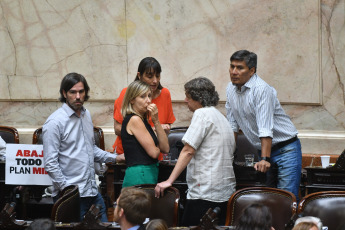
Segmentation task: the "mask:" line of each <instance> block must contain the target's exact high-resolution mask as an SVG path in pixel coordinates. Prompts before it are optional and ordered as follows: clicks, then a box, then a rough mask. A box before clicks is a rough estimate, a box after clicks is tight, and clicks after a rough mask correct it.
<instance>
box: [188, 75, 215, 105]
mask: <svg viewBox="0 0 345 230" xmlns="http://www.w3.org/2000/svg"><path fill="white" fill-rule="evenodd" d="M184 90H185V91H186V94H188V95H190V97H191V98H192V99H193V100H194V101H198V102H200V104H201V105H202V107H206V106H216V105H218V101H219V95H218V92H217V91H216V87H215V86H214V84H213V83H212V82H211V81H210V80H209V79H207V78H206V77H198V78H194V79H192V80H190V81H189V82H187V83H186V84H185V85H184Z"/></svg>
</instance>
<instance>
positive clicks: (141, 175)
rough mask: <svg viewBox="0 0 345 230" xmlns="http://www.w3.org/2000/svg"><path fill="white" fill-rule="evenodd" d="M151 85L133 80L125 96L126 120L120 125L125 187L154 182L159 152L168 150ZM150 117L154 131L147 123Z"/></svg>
mask: <svg viewBox="0 0 345 230" xmlns="http://www.w3.org/2000/svg"><path fill="white" fill-rule="evenodd" d="M151 100H152V91H151V88H150V86H149V85H148V84H147V83H145V82H142V81H134V82H132V83H131V84H130V85H129V86H128V88H127V90H126V94H125V96H124V99H123V105H122V109H121V113H122V116H123V117H124V120H123V122H122V127H121V137H122V145H123V148H124V153H125V158H126V164H127V166H128V168H127V169H126V173H125V178H124V181H123V184H122V187H128V186H133V185H137V184H155V183H157V179H158V160H157V158H158V156H159V154H160V152H163V153H167V152H169V142H168V138H167V135H166V133H165V131H164V130H163V128H162V125H161V123H160V121H159V119H158V109H157V106H156V105H155V104H153V103H151ZM148 117H151V119H152V122H153V124H154V128H155V132H154V131H153V129H152V127H151V126H150V124H149V123H148Z"/></svg>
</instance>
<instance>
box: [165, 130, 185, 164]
mask: <svg viewBox="0 0 345 230" xmlns="http://www.w3.org/2000/svg"><path fill="white" fill-rule="evenodd" d="M187 129H188V127H175V128H171V129H170V133H169V135H168V141H169V146H170V151H169V152H170V155H171V160H176V159H177V158H178V157H179V155H180V152H181V150H182V149H183V147H184V144H183V143H182V138H183V136H184V134H185V133H186V131H187Z"/></svg>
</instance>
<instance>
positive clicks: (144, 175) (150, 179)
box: [122, 163, 158, 188]
mask: <svg viewBox="0 0 345 230" xmlns="http://www.w3.org/2000/svg"><path fill="white" fill-rule="evenodd" d="M157 182H158V163H155V164H151V165H134V166H131V167H128V168H127V169H126V172H125V178H124V179H123V184H122V188H125V187H129V186H133V185H138V184H157Z"/></svg>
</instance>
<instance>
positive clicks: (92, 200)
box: [80, 193, 108, 222]
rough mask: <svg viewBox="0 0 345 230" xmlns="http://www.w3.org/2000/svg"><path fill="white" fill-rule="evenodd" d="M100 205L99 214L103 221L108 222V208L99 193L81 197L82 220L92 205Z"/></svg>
mask: <svg viewBox="0 0 345 230" xmlns="http://www.w3.org/2000/svg"><path fill="white" fill-rule="evenodd" d="M93 204H94V205H96V206H97V205H99V208H100V210H99V214H100V215H101V218H100V220H101V222H108V217H107V210H106V207H105V203H104V200H103V197H102V196H101V194H100V193H98V194H97V195H96V196H94V197H80V220H83V219H84V216H85V214H86V213H87V212H88V211H89V209H90V208H91V206H92V205H93Z"/></svg>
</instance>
